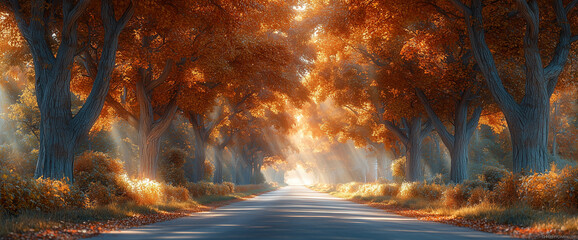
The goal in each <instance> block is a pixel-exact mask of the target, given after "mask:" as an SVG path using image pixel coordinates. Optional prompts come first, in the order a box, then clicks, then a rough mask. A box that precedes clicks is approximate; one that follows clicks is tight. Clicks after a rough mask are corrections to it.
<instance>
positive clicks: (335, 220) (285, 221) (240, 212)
mask: <svg viewBox="0 0 578 240" xmlns="http://www.w3.org/2000/svg"><path fill="white" fill-rule="evenodd" d="M97 238H100V239H185V238H186V239H191V238H197V239H275V238H279V239H419V240H425V239H443V240H446V239H452V240H453V239H496V238H507V237H505V236H502V235H494V234H489V233H484V232H478V231H474V230H471V229H468V228H460V227H455V226H451V225H446V224H441V223H434V222H422V221H418V220H415V219H412V218H407V217H402V216H398V215H395V214H390V213H387V212H384V211H382V210H378V209H374V208H370V207H367V206H365V205H362V204H357V203H353V202H349V201H346V200H343V199H339V198H335V197H332V196H330V195H328V194H324V193H318V192H315V191H312V190H310V189H307V188H305V187H302V186H289V187H285V188H282V189H280V190H277V191H274V192H270V193H266V194H263V195H261V196H258V197H255V198H252V199H249V200H247V201H242V202H237V203H233V204H231V205H228V206H225V207H221V208H218V209H216V210H213V211H210V212H202V213H195V214H193V215H191V216H190V217H184V218H179V219H175V220H171V221H166V222H161V223H155V224H151V225H146V226H142V227H138V228H132V229H128V230H124V231H120V232H112V233H106V234H102V235H99V236H98V237H97Z"/></svg>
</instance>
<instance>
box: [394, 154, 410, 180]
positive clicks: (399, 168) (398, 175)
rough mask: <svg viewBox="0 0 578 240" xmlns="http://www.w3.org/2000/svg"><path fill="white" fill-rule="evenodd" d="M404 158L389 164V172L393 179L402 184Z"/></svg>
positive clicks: (403, 178)
mask: <svg viewBox="0 0 578 240" xmlns="http://www.w3.org/2000/svg"><path fill="white" fill-rule="evenodd" d="M405 161H406V160H405V157H400V158H398V159H395V160H393V163H392V164H391V172H392V175H393V177H394V178H395V179H396V181H398V182H403V181H404V180H405Z"/></svg>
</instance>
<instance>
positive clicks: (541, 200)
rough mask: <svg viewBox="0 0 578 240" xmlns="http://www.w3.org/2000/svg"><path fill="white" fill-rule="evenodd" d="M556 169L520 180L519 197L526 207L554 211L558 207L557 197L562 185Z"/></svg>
mask: <svg viewBox="0 0 578 240" xmlns="http://www.w3.org/2000/svg"><path fill="white" fill-rule="evenodd" d="M559 178H560V177H559V175H558V173H557V171H556V170H555V169H554V170H553V171H549V172H547V173H535V174H532V175H528V176H524V177H522V178H521V179H520V180H519V186H518V188H517V190H518V196H519V198H520V200H521V201H522V202H523V203H525V204H526V205H528V206H530V207H531V208H534V209H543V210H545V209H548V210H550V209H553V208H555V207H556V206H557V205H558V201H557V195H558V187H557V185H558V184H559V183H560V180H559Z"/></svg>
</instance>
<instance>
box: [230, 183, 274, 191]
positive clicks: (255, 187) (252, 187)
mask: <svg viewBox="0 0 578 240" xmlns="http://www.w3.org/2000/svg"><path fill="white" fill-rule="evenodd" d="M271 187H275V185H273V184H271V183H263V184H248V185H236V186H235V192H249V191H255V190H259V189H266V188H271Z"/></svg>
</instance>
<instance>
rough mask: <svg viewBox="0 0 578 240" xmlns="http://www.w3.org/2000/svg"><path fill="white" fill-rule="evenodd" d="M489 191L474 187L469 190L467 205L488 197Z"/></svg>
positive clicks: (482, 200) (475, 203)
mask: <svg viewBox="0 0 578 240" xmlns="http://www.w3.org/2000/svg"><path fill="white" fill-rule="evenodd" d="M488 194H489V191H488V190H486V189H484V188H482V187H476V188H474V189H472V190H471V191H470V197H469V198H468V205H470V206H475V205H478V204H480V203H482V202H484V201H486V200H487V199H488Z"/></svg>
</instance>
